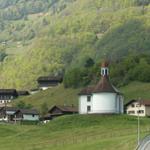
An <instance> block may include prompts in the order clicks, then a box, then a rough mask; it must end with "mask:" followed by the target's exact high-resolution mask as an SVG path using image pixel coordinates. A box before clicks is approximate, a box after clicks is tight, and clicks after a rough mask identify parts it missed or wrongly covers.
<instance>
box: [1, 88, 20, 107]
mask: <svg viewBox="0 0 150 150" xmlns="http://www.w3.org/2000/svg"><path fill="white" fill-rule="evenodd" d="M17 97H18V93H17V91H16V90H15V89H0V105H1V106H2V105H4V104H6V103H10V102H11V101H12V99H15V98H17Z"/></svg>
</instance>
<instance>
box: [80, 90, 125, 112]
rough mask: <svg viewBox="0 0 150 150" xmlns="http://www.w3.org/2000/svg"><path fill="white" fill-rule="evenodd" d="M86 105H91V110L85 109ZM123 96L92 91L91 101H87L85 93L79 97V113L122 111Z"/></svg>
mask: <svg viewBox="0 0 150 150" xmlns="http://www.w3.org/2000/svg"><path fill="white" fill-rule="evenodd" d="M87 106H91V111H90V112H88V111H87ZM123 110H124V109H123V96H121V95H117V94H116V93H94V94H93V95H92V96H91V101H90V102H88V101H87V95H82V96H80V97H79V113H80V114H87V113H89V114H92V113H105V114H107V113H116V114H118V113H123Z"/></svg>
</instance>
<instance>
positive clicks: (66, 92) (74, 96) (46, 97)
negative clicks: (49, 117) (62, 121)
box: [15, 85, 80, 108]
mask: <svg viewBox="0 0 150 150" xmlns="http://www.w3.org/2000/svg"><path fill="white" fill-rule="evenodd" d="M79 91H80V89H71V88H69V89H65V88H64V87H63V86H62V85H61V86H58V87H56V88H53V89H48V90H46V91H41V92H39V93H37V94H35V95H31V96H27V97H23V98H19V99H17V100H16V101H15V104H16V103H18V102H19V101H24V102H25V103H28V104H31V105H33V106H34V107H37V108H40V107H41V105H42V104H43V103H47V105H48V106H49V107H51V106H53V105H64V104H66V105H72V104H74V105H76V106H77V104H78V93H79Z"/></svg>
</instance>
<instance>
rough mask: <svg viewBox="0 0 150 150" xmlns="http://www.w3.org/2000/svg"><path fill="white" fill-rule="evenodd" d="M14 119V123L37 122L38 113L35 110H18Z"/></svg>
mask: <svg viewBox="0 0 150 150" xmlns="http://www.w3.org/2000/svg"><path fill="white" fill-rule="evenodd" d="M14 117H15V118H14V119H15V120H16V121H38V120H39V113H38V111H37V110H36V109H18V110H17V111H16V112H15V113H14Z"/></svg>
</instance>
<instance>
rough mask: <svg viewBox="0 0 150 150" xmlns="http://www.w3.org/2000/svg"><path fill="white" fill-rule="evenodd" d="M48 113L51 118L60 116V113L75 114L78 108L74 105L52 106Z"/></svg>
mask: <svg viewBox="0 0 150 150" xmlns="http://www.w3.org/2000/svg"><path fill="white" fill-rule="evenodd" d="M48 113H49V114H50V116H51V117H52V118H54V117H58V116H62V115H71V114H77V113H78V108H77V107H74V106H56V105H55V106H53V107H52V108H51V109H50V110H49V111H48Z"/></svg>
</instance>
